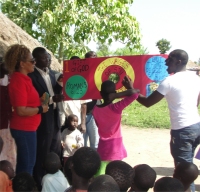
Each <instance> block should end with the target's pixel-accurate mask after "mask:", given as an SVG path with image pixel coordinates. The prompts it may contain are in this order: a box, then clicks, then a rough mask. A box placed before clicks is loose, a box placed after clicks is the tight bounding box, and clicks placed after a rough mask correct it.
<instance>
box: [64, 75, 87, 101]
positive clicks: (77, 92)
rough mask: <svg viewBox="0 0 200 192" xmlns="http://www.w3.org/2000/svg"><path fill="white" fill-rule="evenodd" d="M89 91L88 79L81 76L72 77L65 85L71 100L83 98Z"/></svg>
mask: <svg viewBox="0 0 200 192" xmlns="http://www.w3.org/2000/svg"><path fill="white" fill-rule="evenodd" d="M87 90H88V83H87V81H86V79H85V78H84V77H82V76H80V75H74V76H72V77H70V78H69V79H68V80H67V81H66V84H65V93H66V94H67V95H68V97H70V98H71V99H80V98H82V97H83V96H84V95H85V94H86V92H87Z"/></svg>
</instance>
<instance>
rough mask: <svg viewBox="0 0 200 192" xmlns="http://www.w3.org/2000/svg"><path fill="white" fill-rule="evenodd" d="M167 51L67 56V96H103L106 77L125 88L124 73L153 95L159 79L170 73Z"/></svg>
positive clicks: (68, 97)
mask: <svg viewBox="0 0 200 192" xmlns="http://www.w3.org/2000/svg"><path fill="white" fill-rule="evenodd" d="M166 57H167V55H137V56H120V57H100V58H89V59H76V60H65V61H64V63H63V65H64V66H63V74H64V83H63V85H64V87H63V89H64V91H63V93H64V96H65V99H66V100H72V99H81V100H84V99H100V98H101V96H100V93H99V91H100V87H101V84H102V82H103V81H105V80H108V79H110V80H112V81H114V83H115V84H116V90H117V92H120V91H123V90H125V88H124V86H123V85H122V83H121V81H122V79H123V78H124V76H125V75H127V76H129V77H130V78H131V79H132V80H133V82H134V88H136V89H140V92H141V93H142V94H144V95H150V94H151V93H152V91H154V90H155V89H156V88H157V86H158V84H159V82H160V81H162V80H163V79H165V77H167V76H168V73H167V71H166V69H167V66H166V65H165V59H166Z"/></svg>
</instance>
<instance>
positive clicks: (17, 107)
mask: <svg viewBox="0 0 200 192" xmlns="http://www.w3.org/2000/svg"><path fill="white" fill-rule="evenodd" d="M5 65H6V68H7V69H8V71H9V73H10V74H11V79H10V84H9V96H10V102H11V105H12V107H13V112H12V117H11V121H10V130H11V134H12V136H13V138H14V139H15V142H16V145H17V166H16V174H18V173H20V172H28V173H30V174H31V175H32V171H33V167H34V165H35V159H36V144H37V139H36V130H37V127H38V126H39V124H40V121H41V113H45V112H47V111H48V106H46V105H41V102H40V98H39V95H38V93H37V91H36V90H35V88H34V86H33V85H32V81H31V79H30V78H29V77H28V76H27V74H28V73H31V72H33V70H34V66H35V60H34V58H33V57H32V55H31V52H30V50H29V49H28V48H27V47H25V46H24V45H18V44H16V45H12V46H11V47H10V48H9V50H8V51H7V53H6V55H5Z"/></svg>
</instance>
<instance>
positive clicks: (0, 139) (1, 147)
mask: <svg viewBox="0 0 200 192" xmlns="http://www.w3.org/2000/svg"><path fill="white" fill-rule="evenodd" d="M2 149H3V139H2V137H1V136H0V154H1V151H2Z"/></svg>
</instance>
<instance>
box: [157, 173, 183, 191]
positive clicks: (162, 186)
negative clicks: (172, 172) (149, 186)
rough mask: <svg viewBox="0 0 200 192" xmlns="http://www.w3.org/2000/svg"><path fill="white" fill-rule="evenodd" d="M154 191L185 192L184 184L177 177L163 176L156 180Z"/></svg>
mask: <svg viewBox="0 0 200 192" xmlns="http://www.w3.org/2000/svg"><path fill="white" fill-rule="evenodd" d="M153 191H154V192H184V186H183V184H182V183H181V182H180V181H179V180H178V179H175V178H171V177H162V178H160V179H158V180H157V181H156V182H155V185H154V187H153Z"/></svg>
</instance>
